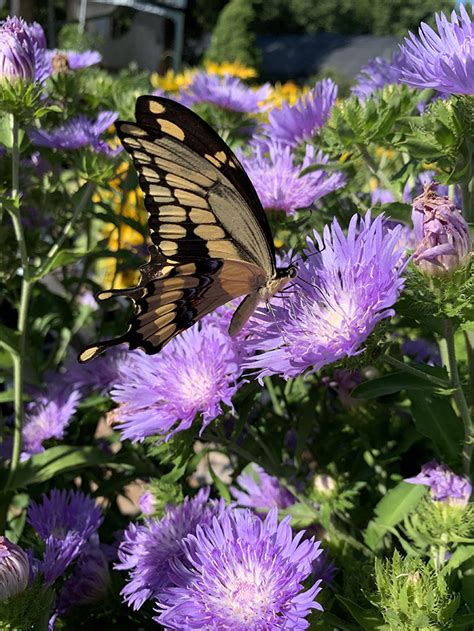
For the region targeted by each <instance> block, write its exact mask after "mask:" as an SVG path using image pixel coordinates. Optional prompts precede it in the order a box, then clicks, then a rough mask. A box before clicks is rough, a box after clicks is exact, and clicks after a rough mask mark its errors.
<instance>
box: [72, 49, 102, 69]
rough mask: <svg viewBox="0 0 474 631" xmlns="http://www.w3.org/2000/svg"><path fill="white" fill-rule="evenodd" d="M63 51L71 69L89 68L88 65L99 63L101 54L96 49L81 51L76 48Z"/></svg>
mask: <svg viewBox="0 0 474 631" xmlns="http://www.w3.org/2000/svg"><path fill="white" fill-rule="evenodd" d="M64 52H65V53H66V55H67V59H68V62H69V68H70V69H71V70H81V69H82V68H89V67H90V66H95V64H100V62H101V61H102V55H101V54H100V53H99V51H97V50H85V51H84V52H82V53H81V52H78V51H76V50H66V51H64Z"/></svg>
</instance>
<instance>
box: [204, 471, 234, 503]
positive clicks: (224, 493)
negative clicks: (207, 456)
mask: <svg viewBox="0 0 474 631" xmlns="http://www.w3.org/2000/svg"><path fill="white" fill-rule="evenodd" d="M208 464H209V473H210V474H211V478H212V482H213V483H214V486H215V487H216V489H217V490H218V491H219V495H220V496H221V497H223V498H224V499H225V501H226V502H227V504H230V502H231V501H232V500H231V497H230V493H229V489H228V487H227V486H226V485H225V484H224V482H223V481H222V480H221V479H220V477H219V476H218V475H217V473H216V472H215V471H214V469H213V468H212V464H211V461H210V460H208Z"/></svg>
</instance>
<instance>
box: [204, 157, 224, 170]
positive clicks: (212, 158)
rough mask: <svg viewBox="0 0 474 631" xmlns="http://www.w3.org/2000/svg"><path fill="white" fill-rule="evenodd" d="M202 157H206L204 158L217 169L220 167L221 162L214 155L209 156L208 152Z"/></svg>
mask: <svg viewBox="0 0 474 631" xmlns="http://www.w3.org/2000/svg"><path fill="white" fill-rule="evenodd" d="M204 157H205V158H206V160H209V162H210V163H211V164H213V165H214V166H215V167H217V168H218V169H219V168H220V166H221V163H220V162H219V160H216V159H215V158H214V156H210V155H209V154H208V153H205V154H204Z"/></svg>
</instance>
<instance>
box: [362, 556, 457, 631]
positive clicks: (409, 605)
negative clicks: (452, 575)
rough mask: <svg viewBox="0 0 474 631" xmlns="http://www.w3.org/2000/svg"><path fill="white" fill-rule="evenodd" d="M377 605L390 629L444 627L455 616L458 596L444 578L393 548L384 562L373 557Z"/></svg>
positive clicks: (418, 560) (414, 629) (446, 626)
mask: <svg viewBox="0 0 474 631" xmlns="http://www.w3.org/2000/svg"><path fill="white" fill-rule="evenodd" d="M375 582H376V585H377V593H376V595H374V604H376V606H377V607H378V609H379V610H380V612H381V613H382V616H383V618H384V620H385V621H386V622H387V623H388V625H389V628H390V631H407V629H410V630H413V631H416V630H420V631H421V630H427V629H445V628H448V623H449V622H450V621H451V620H452V618H453V617H454V615H455V613H456V611H457V609H458V607H459V601H460V596H459V595H458V594H455V593H453V592H452V591H451V589H450V588H449V586H448V583H447V581H446V579H445V578H444V577H443V576H442V575H441V574H437V573H436V571H435V570H434V569H433V567H432V566H431V565H430V564H426V563H424V562H423V561H421V560H420V559H416V558H412V557H405V558H403V557H402V556H401V555H400V553H399V552H398V551H395V552H394V554H393V557H392V558H391V559H388V560H386V561H385V562H383V561H380V560H379V559H376V561H375Z"/></svg>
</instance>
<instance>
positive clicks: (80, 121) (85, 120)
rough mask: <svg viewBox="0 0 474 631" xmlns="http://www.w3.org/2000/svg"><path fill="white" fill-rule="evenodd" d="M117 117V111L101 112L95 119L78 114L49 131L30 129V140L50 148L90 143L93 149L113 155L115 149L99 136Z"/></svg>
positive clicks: (68, 147) (82, 145)
mask: <svg viewBox="0 0 474 631" xmlns="http://www.w3.org/2000/svg"><path fill="white" fill-rule="evenodd" d="M117 117H118V113H117V112H101V113H100V114H99V115H98V117H97V119H96V120H93V119H91V118H89V117H87V116H84V115H82V114H80V115H79V116H76V117H75V118H71V119H70V120H68V121H67V122H66V123H64V124H63V125H60V126H59V127H55V128H54V129H51V130H49V131H46V130H44V129H32V130H31V131H30V140H31V142H32V143H33V144H34V145H38V146H40V147H49V148H50V149H80V148H81V147H85V146H86V145H90V146H91V147H92V148H93V149H94V150H95V151H98V152H101V153H106V154H109V155H114V154H115V153H117V151H116V150H115V149H111V148H110V147H109V146H108V144H107V143H106V142H105V141H104V140H101V139H100V138H99V137H100V136H101V134H103V133H104V132H105V131H106V130H107V129H108V127H110V125H112V123H113V122H114V121H116V120H117Z"/></svg>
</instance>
